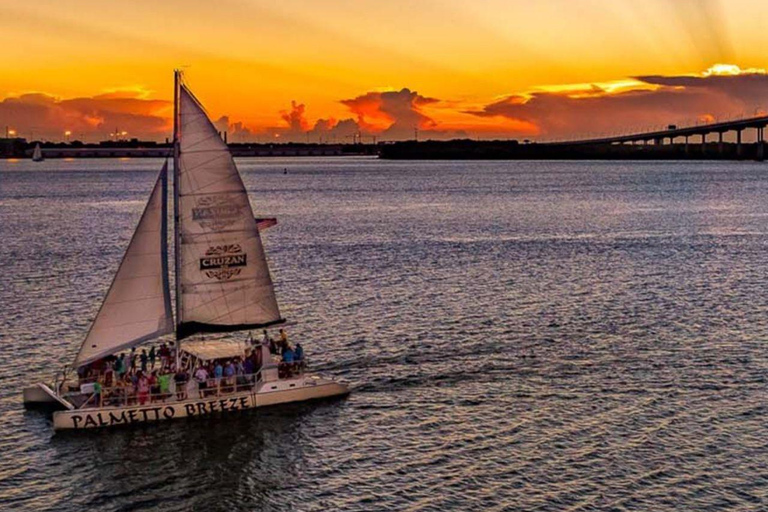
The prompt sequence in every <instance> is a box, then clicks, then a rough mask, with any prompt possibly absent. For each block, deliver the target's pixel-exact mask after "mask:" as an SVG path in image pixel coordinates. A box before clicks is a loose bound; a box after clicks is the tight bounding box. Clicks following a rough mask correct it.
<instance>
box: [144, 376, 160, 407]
mask: <svg viewBox="0 0 768 512" xmlns="http://www.w3.org/2000/svg"><path fill="white" fill-rule="evenodd" d="M147 380H149V392H150V400H154V399H156V398H157V395H159V394H160V385H159V381H158V378H157V370H153V371H152V373H151V374H150V376H149V377H148V379H147Z"/></svg>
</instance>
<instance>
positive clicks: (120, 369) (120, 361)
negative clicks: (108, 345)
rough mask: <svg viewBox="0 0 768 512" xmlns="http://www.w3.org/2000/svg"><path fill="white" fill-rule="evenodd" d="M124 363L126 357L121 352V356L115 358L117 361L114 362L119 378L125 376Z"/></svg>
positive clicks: (113, 366)
mask: <svg viewBox="0 0 768 512" xmlns="http://www.w3.org/2000/svg"><path fill="white" fill-rule="evenodd" d="M124 364H125V359H124V358H123V354H120V356H119V357H117V358H115V362H114V363H113V364H112V369H113V370H114V371H115V374H117V376H118V378H119V377H122V376H123V368H124V366H123V365H124Z"/></svg>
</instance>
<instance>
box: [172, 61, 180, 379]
mask: <svg viewBox="0 0 768 512" xmlns="http://www.w3.org/2000/svg"><path fill="white" fill-rule="evenodd" d="M180 88H181V71H180V70H178V69H176V70H174V72H173V244H174V276H175V281H176V327H177V328H176V329H175V331H176V370H177V371H178V369H179V359H180V354H181V339H180V338H179V330H178V326H179V325H181V322H182V317H181V311H182V310H181V231H180V229H179V179H180V176H181V170H180V169H179V156H180V145H179V128H180V126H179V124H180V123H179V116H180V109H179V89H180Z"/></svg>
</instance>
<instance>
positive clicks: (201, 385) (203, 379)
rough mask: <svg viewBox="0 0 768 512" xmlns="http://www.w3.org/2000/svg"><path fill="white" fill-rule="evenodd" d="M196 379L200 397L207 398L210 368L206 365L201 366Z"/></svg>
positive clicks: (196, 373)
mask: <svg viewBox="0 0 768 512" xmlns="http://www.w3.org/2000/svg"><path fill="white" fill-rule="evenodd" d="M195 380H196V381H197V388H198V389H199V390H200V398H205V390H206V388H207V387H208V370H206V369H205V366H202V365H201V366H200V368H198V369H197V371H196V372H195Z"/></svg>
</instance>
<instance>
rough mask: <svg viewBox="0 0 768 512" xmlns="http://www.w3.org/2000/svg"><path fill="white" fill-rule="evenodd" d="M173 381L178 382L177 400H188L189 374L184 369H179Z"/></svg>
mask: <svg viewBox="0 0 768 512" xmlns="http://www.w3.org/2000/svg"><path fill="white" fill-rule="evenodd" d="M173 380H174V381H175V382H176V399H177V400H184V399H186V398H187V393H186V388H187V372H185V371H184V369H183V368H179V369H178V370H177V371H176V375H174V376H173Z"/></svg>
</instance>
